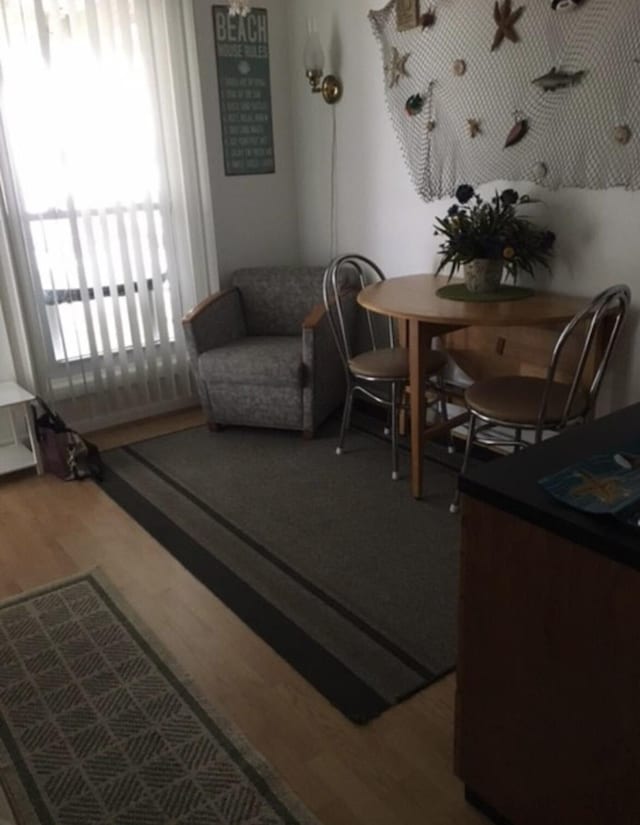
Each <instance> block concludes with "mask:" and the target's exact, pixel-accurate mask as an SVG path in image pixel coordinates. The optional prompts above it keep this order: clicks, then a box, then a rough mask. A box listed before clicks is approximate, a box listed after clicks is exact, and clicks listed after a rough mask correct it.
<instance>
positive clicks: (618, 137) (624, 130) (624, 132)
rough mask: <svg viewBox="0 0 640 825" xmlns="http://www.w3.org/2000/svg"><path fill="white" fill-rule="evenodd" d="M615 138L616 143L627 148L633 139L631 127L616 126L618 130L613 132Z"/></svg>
mask: <svg viewBox="0 0 640 825" xmlns="http://www.w3.org/2000/svg"><path fill="white" fill-rule="evenodd" d="M613 138H614V140H615V141H616V143H620V144H621V145H622V146H626V145H627V143H629V142H630V141H631V138H632V132H631V129H630V127H629V126H626V125H621V126H616V128H615V129H614V130H613Z"/></svg>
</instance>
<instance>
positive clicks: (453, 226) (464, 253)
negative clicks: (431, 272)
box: [434, 184, 556, 283]
mask: <svg viewBox="0 0 640 825" xmlns="http://www.w3.org/2000/svg"><path fill="white" fill-rule="evenodd" d="M456 199H457V200H458V203H457V204H454V205H453V206H452V207H451V208H450V209H449V211H448V213H447V216H446V217H445V218H437V219H436V223H435V233H434V234H436V235H442V236H444V238H445V240H444V242H443V244H442V245H441V246H440V253H441V254H442V261H441V263H440V266H439V267H438V273H440V272H442V270H443V269H444V268H445V267H447V266H450V272H449V278H450V279H451V277H452V276H453V275H454V274H455V273H456V272H457V271H458V269H459V268H460V267H461V266H462V265H464V264H468V263H470V262H471V261H475V260H478V259H488V260H492V261H501V262H502V264H503V266H504V269H505V270H506V271H507V273H508V274H509V275H510V276H511V277H512V278H513V280H514V283H515V282H516V281H517V278H518V272H519V271H520V270H524V271H525V272H528V273H529V274H530V275H532V276H533V274H534V267H535V266H536V265H537V264H540V265H542V266H544V267H546V269H549V263H548V258H549V257H550V255H551V254H552V251H553V245H554V243H555V240H556V236H555V235H554V234H553V232H550V231H549V230H546V229H540V228H538V227H537V226H535V224H533V223H531V221H529V220H527V219H526V218H523V217H520V216H519V215H518V213H517V210H518V207H519V206H523V205H525V204H529V203H534V201H532V200H531V198H529V197H528V196H527V195H520V194H518V192H516V191H515V189H505V190H504V191H503V192H496V194H495V196H494V197H493V198H492V199H491V202H490V203H488V202H486V201H484V200H483V198H481V197H480V195H479V194H478V193H477V192H476V191H475V189H474V188H473V186H469V185H468V184H463V185H462V186H459V187H458V189H457V191H456Z"/></svg>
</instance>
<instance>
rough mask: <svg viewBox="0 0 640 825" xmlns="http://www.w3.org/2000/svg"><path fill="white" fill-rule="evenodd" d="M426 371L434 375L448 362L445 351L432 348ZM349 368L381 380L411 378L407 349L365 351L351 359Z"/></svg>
mask: <svg viewBox="0 0 640 825" xmlns="http://www.w3.org/2000/svg"><path fill="white" fill-rule="evenodd" d="M425 361H426V366H425V373H426V374H427V375H433V374H434V373H436V372H439V370H441V369H442V368H443V367H444V365H445V364H446V363H447V356H446V355H445V354H444V353H443V352H438V351H437V350H430V351H429V352H428V353H427V356H426V359H425ZM349 369H350V370H351V372H352V373H353V374H354V375H356V376H362V377H363V378H371V379H378V380H380V381H393V380H397V381H402V380H403V379H405V380H408V378H409V354H408V352H407V350H406V349H404V348H402V347H396V348H395V349H376V350H369V351H368V352H363V353H361V354H360V355H356V356H355V357H354V358H351V359H350V360H349Z"/></svg>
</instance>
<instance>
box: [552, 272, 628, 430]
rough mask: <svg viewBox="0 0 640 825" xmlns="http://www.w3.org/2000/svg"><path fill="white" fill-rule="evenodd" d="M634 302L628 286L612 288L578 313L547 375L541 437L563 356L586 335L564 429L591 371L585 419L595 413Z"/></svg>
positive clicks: (572, 386) (556, 346)
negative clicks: (628, 312)
mask: <svg viewBox="0 0 640 825" xmlns="http://www.w3.org/2000/svg"><path fill="white" fill-rule="evenodd" d="M630 303H631V290H630V289H629V287H628V286H625V285H618V286H612V287H609V289H605V290H604V291H603V292H601V293H600V294H599V295H596V297H595V298H594V299H593V301H591V303H590V304H589V306H588V307H587V308H586V309H585V310H583V311H582V312H580V313H578V315H576V316H575V318H573V320H572V321H570V322H569V323H568V324H567V326H566V327H565V328H564V330H563V331H562V333H561V334H560V337H559V338H558V341H557V343H556V345H555V348H554V350H553V355H552V356H551V362H550V364H549V370H548V372H547V386H546V388H545V392H544V395H543V400H542V405H541V408H540V415H539V419H538V434H539V435H540V434H541V433H542V430H543V428H544V421H545V417H546V412H547V404H548V401H549V394H550V391H551V386H552V384H553V382H554V381H555V378H556V374H557V372H558V366H559V365H560V362H561V360H562V356H563V353H564V351H565V349H566V348H567V347H568V345H569V342H570V341H571V340H572V339H573V338H574V337H575V336H576V335H579V334H583V335H584V341H583V344H582V350H581V352H580V356H579V358H578V361H577V365H576V369H575V374H574V376H573V380H572V382H571V387H570V390H569V394H568V396H567V400H566V403H565V406H564V410H563V414H562V420H561V421H560V427H564V426H565V425H566V424H567V422H568V421H569V420H570V419H571V418H572V417H573V415H574V410H575V409H576V396H577V393H578V391H580V390H581V389H583V388H584V386H585V377H586V375H585V374H586V371H587V369H588V370H589V372H590V374H592V375H593V378H592V379H591V382H590V384H589V386H588V387H587V394H588V404H587V410H586V411H585V415H584V417H587V416H589V415H590V414H591V413H592V412H593V410H594V409H595V404H596V401H597V400H598V394H599V392H600V388H601V386H602V381H603V379H604V376H605V373H606V371H607V367H608V366H609V362H610V360H611V354H612V352H613V350H614V347H615V345H616V341H617V340H618V337H619V335H620V330H621V328H622V324H623V323H624V319H625V317H626V314H627V311H628V309H629V304H630Z"/></svg>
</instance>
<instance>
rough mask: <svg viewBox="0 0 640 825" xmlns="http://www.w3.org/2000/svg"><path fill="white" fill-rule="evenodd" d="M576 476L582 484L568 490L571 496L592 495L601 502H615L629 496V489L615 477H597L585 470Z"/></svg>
mask: <svg viewBox="0 0 640 825" xmlns="http://www.w3.org/2000/svg"><path fill="white" fill-rule="evenodd" d="M578 476H579V477H580V478H581V479H582V484H580V485H579V486H578V487H574V488H573V489H572V490H571V491H570V492H571V495H572V496H593V497H594V498H595V499H597V500H598V501H600V502H602V504H617V503H618V502H619V501H621V500H622V499H624V498H628V496H629V491H628V490H625V488H624V487H623V486H622V485H621V484H620V482H619V481H618V480H617V479H616V478H598V477H597V476H594V475H592V474H591V473H587V472H583V473H578Z"/></svg>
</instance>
